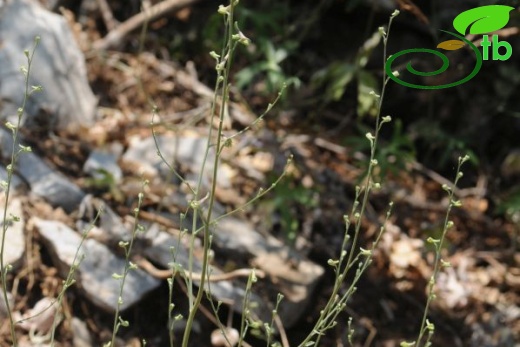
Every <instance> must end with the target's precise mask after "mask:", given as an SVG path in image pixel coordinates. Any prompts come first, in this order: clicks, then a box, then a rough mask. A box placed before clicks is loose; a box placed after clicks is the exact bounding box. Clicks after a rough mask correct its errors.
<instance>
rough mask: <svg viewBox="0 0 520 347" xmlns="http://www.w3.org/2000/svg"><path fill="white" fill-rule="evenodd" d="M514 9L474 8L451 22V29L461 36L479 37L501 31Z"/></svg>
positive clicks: (507, 7)
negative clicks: (472, 35)
mask: <svg viewBox="0 0 520 347" xmlns="http://www.w3.org/2000/svg"><path fill="white" fill-rule="evenodd" d="M511 10H514V7H511V6H504V5H488V6H481V7H476V8H473V9H471V10H467V11H464V12H462V13H461V14H459V15H458V16H457V17H456V18H455V19H454V20H453V27H454V28H455V30H457V31H458V32H459V33H461V34H462V35H466V34H467V31H468V29H469V34H474V35H480V34H486V33H489V32H491V31H496V30H499V29H502V28H503V27H505V26H506V24H507V22H509V12H511Z"/></svg>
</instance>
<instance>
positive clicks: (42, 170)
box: [0, 129, 85, 212]
mask: <svg viewBox="0 0 520 347" xmlns="http://www.w3.org/2000/svg"><path fill="white" fill-rule="evenodd" d="M12 147H13V139H12V136H11V134H9V133H8V132H6V131H5V130H3V129H0V154H1V155H2V156H3V157H4V158H9V157H10V155H11V148H12ZM15 171H16V172H17V173H18V174H19V175H20V177H22V178H23V179H24V180H25V181H26V182H27V183H28V184H29V186H30V188H31V193H33V194H35V195H37V196H39V197H42V198H44V199H45V200H47V201H48V202H49V203H51V204H52V205H53V206H60V207H62V208H63V209H64V210H65V211H67V212H70V211H72V210H74V209H75V208H76V207H77V206H78V205H79V203H80V202H81V200H82V199H83V197H84V195H85V194H84V193H83V192H82V191H81V189H80V188H79V187H78V186H76V185H75V184H73V183H72V182H70V181H69V180H68V179H67V178H66V177H65V176H64V175H62V174H61V173H59V172H57V171H55V170H53V169H51V168H50V167H49V166H48V165H47V164H46V163H45V162H44V161H43V160H42V159H40V158H39V157H38V156H36V155H35V154H34V153H21V154H20V156H19V157H18V161H17V163H16V165H15Z"/></svg>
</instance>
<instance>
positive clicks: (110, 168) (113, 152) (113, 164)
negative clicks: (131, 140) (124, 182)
mask: <svg viewBox="0 0 520 347" xmlns="http://www.w3.org/2000/svg"><path fill="white" fill-rule="evenodd" d="M121 151H122V146H121V145H120V144H114V146H112V148H110V149H106V150H95V151H92V152H91V153H90V155H89V157H88V159H87V161H86V162H85V164H84V165H83V171H84V172H85V173H87V174H89V175H91V176H92V177H94V178H96V179H103V178H104V174H103V172H106V173H108V174H110V175H111V176H112V178H113V179H114V182H115V183H117V182H120V181H121V179H122V178H123V171H122V170H121V168H120V167H119V165H118V164H117V160H118V159H119V156H120V155H121Z"/></svg>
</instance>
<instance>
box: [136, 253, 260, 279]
mask: <svg viewBox="0 0 520 347" xmlns="http://www.w3.org/2000/svg"><path fill="white" fill-rule="evenodd" d="M137 265H139V267H141V268H142V269H144V270H145V271H146V272H148V273H149V274H150V275H152V276H153V277H156V278H160V279H166V278H170V277H172V270H171V269H168V270H161V269H158V268H156V267H155V266H154V265H153V264H152V263H150V262H149V261H148V260H146V259H144V258H140V259H138V260H137ZM251 271H252V270H251V269H236V270H233V271H231V272H226V273H222V274H210V275H209V281H210V282H221V281H229V280H232V279H235V278H237V277H249V275H250V274H251ZM184 273H185V274H186V276H189V272H186V271H184ZM255 273H256V275H257V276H258V277H260V278H263V277H265V273H264V272H263V271H261V270H255ZM178 274H180V272H178V273H176V275H178ZM191 279H192V280H194V281H200V280H201V279H202V277H201V274H200V273H192V274H191Z"/></svg>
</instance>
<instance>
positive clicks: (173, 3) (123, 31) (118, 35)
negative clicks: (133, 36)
mask: <svg viewBox="0 0 520 347" xmlns="http://www.w3.org/2000/svg"><path fill="white" fill-rule="evenodd" d="M199 1H200V0H165V1H163V2H160V3H158V4H156V5H154V6H152V7H150V8H149V9H148V10H145V11H141V12H139V13H138V14H136V15H135V16H133V17H130V18H129V19H128V20H126V21H124V22H123V23H121V24H120V25H119V26H118V27H116V28H115V29H114V30H111V31H110V32H109V33H108V35H106V36H105V37H103V38H102V39H100V40H98V41H96V42H94V45H93V49H94V50H106V49H108V48H110V47H113V46H116V45H118V44H120V43H121V41H122V39H123V38H124V37H125V36H126V35H128V33H130V32H132V31H133V30H135V29H137V28H139V27H140V26H141V25H142V24H143V23H144V22H146V21H147V20H149V21H153V20H155V19H157V18H160V17H161V16H164V15H165V14H167V13H169V12H173V11H179V10H181V9H183V8H185V7H187V6H190V5H193V4H195V3H197V2H199Z"/></svg>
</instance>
